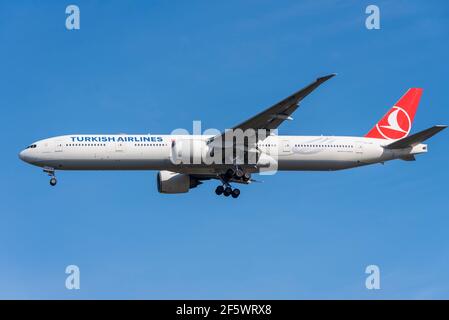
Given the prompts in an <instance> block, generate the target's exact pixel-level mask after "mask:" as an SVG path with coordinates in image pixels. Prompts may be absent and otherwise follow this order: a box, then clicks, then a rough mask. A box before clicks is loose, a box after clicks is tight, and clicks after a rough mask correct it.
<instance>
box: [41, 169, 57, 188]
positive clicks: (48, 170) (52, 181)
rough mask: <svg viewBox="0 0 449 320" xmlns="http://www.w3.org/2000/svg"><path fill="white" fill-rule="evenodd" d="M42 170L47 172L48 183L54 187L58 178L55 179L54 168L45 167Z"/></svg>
mask: <svg viewBox="0 0 449 320" xmlns="http://www.w3.org/2000/svg"><path fill="white" fill-rule="evenodd" d="M44 172H45V173H48V175H49V176H50V185H51V186H52V187H54V186H55V185H56V183H58V180H56V175H55V169H53V168H49V167H45V168H44Z"/></svg>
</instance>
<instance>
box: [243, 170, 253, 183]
mask: <svg viewBox="0 0 449 320" xmlns="http://www.w3.org/2000/svg"><path fill="white" fill-rule="evenodd" d="M250 179H251V174H250V173H248V172H245V174H244V175H243V181H249V180H250Z"/></svg>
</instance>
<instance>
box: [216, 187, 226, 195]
mask: <svg viewBox="0 0 449 320" xmlns="http://www.w3.org/2000/svg"><path fill="white" fill-rule="evenodd" d="M223 192H224V188H223V186H218V187H217V189H215V193H216V194H217V195H222V194H223Z"/></svg>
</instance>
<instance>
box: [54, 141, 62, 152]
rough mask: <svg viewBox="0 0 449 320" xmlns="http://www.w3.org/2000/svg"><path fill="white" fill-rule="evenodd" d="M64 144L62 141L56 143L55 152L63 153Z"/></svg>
mask: <svg viewBox="0 0 449 320" xmlns="http://www.w3.org/2000/svg"><path fill="white" fill-rule="evenodd" d="M63 146H64V144H63V142H62V141H61V140H58V141H56V142H55V152H62V150H63Z"/></svg>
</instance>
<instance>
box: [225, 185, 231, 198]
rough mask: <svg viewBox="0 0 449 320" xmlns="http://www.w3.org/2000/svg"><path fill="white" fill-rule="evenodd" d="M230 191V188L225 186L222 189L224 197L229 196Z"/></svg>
mask: <svg viewBox="0 0 449 320" xmlns="http://www.w3.org/2000/svg"><path fill="white" fill-rule="evenodd" d="M231 193H232V189H231V188H230V187H226V188H225V189H224V191H223V195H224V196H225V197H229V196H230V195H231Z"/></svg>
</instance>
